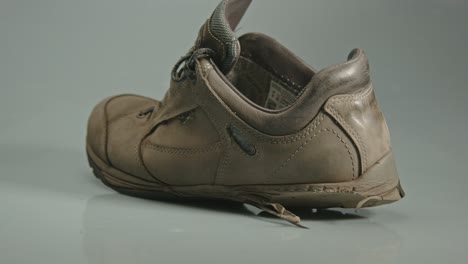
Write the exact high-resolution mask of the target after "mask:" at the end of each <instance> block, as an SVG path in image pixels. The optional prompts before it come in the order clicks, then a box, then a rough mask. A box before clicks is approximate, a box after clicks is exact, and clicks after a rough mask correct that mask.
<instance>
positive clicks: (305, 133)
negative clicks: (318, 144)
mask: <svg viewBox="0 0 468 264" xmlns="http://www.w3.org/2000/svg"><path fill="white" fill-rule="evenodd" d="M324 117H325V115H324V114H322V113H319V114H318V116H317V118H315V120H314V121H313V122H312V124H311V125H309V127H307V128H306V129H305V130H303V131H302V132H301V133H299V134H297V135H293V136H287V137H284V138H281V139H270V138H267V137H265V136H257V138H258V139H262V140H263V141H264V142H267V143H270V144H289V143H293V142H296V141H299V140H301V139H304V138H305V137H307V136H308V135H310V133H311V132H312V131H314V130H315V128H316V127H317V126H318V125H319V124H320V122H322V120H323V118H324Z"/></svg>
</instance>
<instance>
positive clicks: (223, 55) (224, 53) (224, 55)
mask: <svg viewBox="0 0 468 264" xmlns="http://www.w3.org/2000/svg"><path fill="white" fill-rule="evenodd" d="M209 24H211V21H209ZM209 24H207V28H208V33H209V34H210V35H211V36H212V37H213V38H214V39H215V40H216V41H218V42H219V44H221V48H222V49H223V54H221V60H224V59H225V58H224V57H226V50H225V47H224V43H223V42H222V41H221V40H219V39H218V38H217V37H216V36H215V35H213V33H211V29H210V25H209Z"/></svg>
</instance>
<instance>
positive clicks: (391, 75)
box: [0, 0, 468, 263]
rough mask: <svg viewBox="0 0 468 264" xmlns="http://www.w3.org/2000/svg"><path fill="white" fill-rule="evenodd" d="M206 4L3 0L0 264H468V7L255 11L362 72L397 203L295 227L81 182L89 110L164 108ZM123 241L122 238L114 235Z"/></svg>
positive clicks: (348, 4) (279, 2)
mask: <svg viewBox="0 0 468 264" xmlns="http://www.w3.org/2000/svg"><path fill="white" fill-rule="evenodd" d="M216 4H217V0H197V1H174V0H173V1H169V0H165V1H156V0H153V1H150V0H138V1H123V0H80V1H78V0H76V1H70V0H63V1H58V0H57V1H54V0H0V263H53V262H56V263H57V262H62V263H110V262H112V263H130V262H128V261H133V262H135V261H136V262H138V263H155V261H156V263H182V262H189V261H190V262H189V263H201V262H203V263H207V262H210V261H211V262H213V263H238V262H241V261H242V262H246V263H253V262H257V263H263V262H264V261H269V262H270V263H280V262H283V263H284V261H290V262H293V263H311V261H312V260H315V261H318V263H336V262H338V261H340V260H346V261H348V262H351V263H441V262H447V263H464V261H466V259H467V257H468V253H467V249H468V248H467V244H468V238H467V236H468V231H467V228H468V210H466V209H467V203H468V199H467V197H466V190H467V187H468V175H467V172H466V167H465V166H466V164H467V162H468V154H467V147H468V144H467V139H466V138H467V137H466V134H467V130H468V124H467V123H468V122H467V120H468V117H467V116H468V107H467V99H468V87H467V82H468V78H467V76H468V66H467V59H468V52H467V47H468V30H467V26H468V3H467V1H464V0H444V1H443V0H439V1H436V0H387V1H385V0H351V1H350V0H347V1H344V0H343V1H337V0H333V1H330V0H313V1H312V0H303V1H299V0H294V1H284V0H271V1H270V0H268V1H267V0H263V1H260V0H255V1H254V3H253V5H252V6H251V9H250V10H249V11H248V13H247V15H246V17H245V19H244V20H243V21H242V22H241V29H240V30H239V33H244V32H248V31H261V32H265V33H267V34H269V35H272V36H274V37H276V38H277V39H278V40H279V41H280V42H282V43H283V44H285V45H286V46H287V47H289V48H290V49H291V50H292V51H294V52H295V53H296V54H298V55H299V56H300V57H302V58H303V59H304V60H305V61H306V62H308V63H309V64H311V65H312V66H314V67H315V68H317V69H320V68H322V67H325V66H327V65H330V64H334V63H337V62H341V61H344V60H345V58H346V55H347V53H348V52H349V51H350V50H351V49H352V48H354V47H360V48H363V49H364V50H365V51H366V52H367V54H368V56H369V58H370V63H371V75H372V77H373V81H374V84H375V88H376V93H377V97H378V101H379V103H380V104H381V107H382V109H383V111H384V114H385V116H386V118H387V121H388V124H389V127H390V132H391V136H392V140H393V146H394V152H395V154H396V159H397V164H398V168H399V172H400V176H401V179H402V183H403V186H404V187H405V190H406V191H407V197H406V198H405V199H404V200H402V201H401V202H399V203H396V204H393V205H389V206H386V207H382V208H378V209H375V210H363V211H361V212H358V213H354V212H347V213H349V215H348V216H342V215H341V211H338V213H335V211H330V212H328V213H325V214H323V213H322V214H317V215H314V214H311V215H308V216H306V217H305V224H306V225H307V226H309V227H310V230H302V229H296V228H293V227H290V226H288V225H284V224H282V223H281V222H278V221H276V220H275V219H266V220H265V219H263V220H262V218H260V219H259V217H253V214H252V213H249V212H250V211H249V210H247V211H245V210H244V209H245V208H244V207H241V208H239V209H236V208H234V209H232V208H231V209H223V208H219V207H214V208H211V207H208V208H207V207H197V206H195V207H194V206H184V205H180V204H170V203H161V202H150V201H143V200H138V199H134V198H128V197H123V196H120V195H118V194H115V193H114V192H112V191H110V190H108V189H106V188H104V187H103V186H102V184H100V183H99V182H97V181H96V180H94V179H93V178H92V175H91V172H90V170H89V168H88V167H87V164H86V160H85V154H84V137H85V127H86V121H87V117H88V114H89V112H90V111H91V109H92V107H93V106H94V105H95V104H96V103H97V102H98V101H100V100H101V99H102V98H104V97H106V96H109V95H113V94H116V93H124V92H131V93H138V94H142V95H146V96H152V97H156V98H161V97H162V96H163V94H164V92H165V90H166V89H167V86H168V82H169V72H170V69H171V67H172V66H173V64H174V63H175V62H176V60H177V59H178V58H179V57H180V56H182V55H183V54H185V52H186V51H187V50H188V48H189V47H190V46H191V45H192V43H193V41H194V40H195V37H196V32H197V31H198V29H199V27H200V26H201V24H202V23H203V22H204V20H205V19H206V18H207V17H208V16H209V14H210V13H211V11H212V9H213V8H214V7H215V6H216ZM116 230H119V232H116Z"/></svg>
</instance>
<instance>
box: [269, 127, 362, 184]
mask: <svg viewBox="0 0 468 264" xmlns="http://www.w3.org/2000/svg"><path fill="white" fill-rule="evenodd" d="M326 131H328V132H331V133H333V134H334V135H335V136H336V137H337V138H338V139H339V140H340V142H341V143H343V145H344V147H345V148H346V151H347V152H348V155H349V159H350V161H351V175H352V178H351V179H352V180H355V179H356V176H355V175H356V174H355V165H354V163H355V162H354V159H353V155H352V153H351V150H350V148H349V146H348V144H347V143H346V142H345V141H344V139H343V138H342V137H341V136H340V135H339V134H338V132H336V131H335V130H334V129H331V128H324V129H320V130H318V131H317V132H315V133H314V134H313V135H312V136H311V137H310V138H309V139H308V140H306V141H305V142H304V143H302V145H301V146H300V147H299V148H297V149H296V151H294V153H292V154H291V155H290V156H289V157H288V159H287V160H285V161H284V162H283V163H282V164H281V166H280V167H279V168H277V169H276V170H275V171H274V172H273V173H272V175H271V176H270V177H269V178H270V179H271V178H272V177H274V176H275V175H277V174H278V172H279V171H280V170H281V169H282V168H284V167H285V166H286V165H287V164H288V163H289V162H290V161H291V160H292V159H293V158H294V157H295V156H296V155H297V154H298V153H299V152H300V151H301V150H302V149H304V147H305V146H306V145H307V144H309V143H310V142H311V141H312V140H313V139H314V138H315V137H316V136H318V135H319V134H320V133H322V132H326Z"/></svg>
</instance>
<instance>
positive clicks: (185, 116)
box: [87, 0, 391, 185]
mask: <svg viewBox="0 0 468 264" xmlns="http://www.w3.org/2000/svg"><path fill="white" fill-rule="evenodd" d="M250 2H251V1H250V0H224V1H222V2H221V3H220V4H219V5H218V7H217V8H216V9H215V11H214V13H213V15H212V16H211V17H210V19H208V20H207V22H206V23H205V24H204V25H203V26H202V27H201V29H200V32H199V35H198V38H197V40H196V42H195V45H194V47H193V48H192V49H191V50H190V51H189V53H188V54H187V55H186V56H184V57H182V59H181V60H180V61H179V63H177V64H176V66H175V67H174V69H173V72H172V81H171V83H170V87H169V90H168V91H167V93H166V95H165V96H164V98H163V99H162V100H161V101H157V100H154V99H151V98H146V97H142V96H137V95H118V96H114V97H110V98H107V99H105V100H104V101H102V102H101V103H99V104H98V105H97V106H96V107H95V108H94V110H93V112H92V114H91V116H90V119H89V123H88V134H87V145H88V147H89V149H90V150H91V151H93V152H94V154H96V156H98V157H99V158H100V159H101V160H102V161H104V162H106V163H107V164H108V165H109V166H112V167H114V168H116V169H118V170H120V171H123V172H125V173H127V174H130V175H132V176H134V177H135V179H139V180H144V181H151V182H157V183H161V184H168V185H213V184H216V185H254V184H255V185H259V184H260V185H261V184H302V183H333V182H344V181H352V180H355V179H357V178H358V177H359V176H360V175H362V174H363V173H365V172H366V171H367V170H368V169H369V168H371V167H372V166H373V165H374V164H376V163H377V162H378V161H379V159H381V158H382V157H383V156H384V155H385V154H387V153H388V152H389V151H390V150H391V145H390V136H389V133H388V128H387V126H386V123H385V120H384V118H383V115H382V113H381V111H380V110H379V107H378V105H377V102H376V98H375V95H374V90H373V87H372V84H371V81H370V77H369V64H368V60H367V57H366V55H365V53H364V52H363V51H362V50H360V49H355V50H353V51H352V52H351V53H350V55H349V56H348V59H347V61H346V62H343V63H340V64H336V65H333V66H330V67H327V68H325V69H323V70H320V71H316V70H315V69H313V68H312V67H310V66H308V65H307V64H306V63H304V62H303V61H302V60H300V59H299V58H297V57H296V56H295V55H294V54H293V53H292V52H291V51H289V50H288V49H287V48H285V47H284V46H282V45H281V44H280V43H278V42H277V41H275V40H274V39H272V38H270V37H268V36H266V35H264V34H260V33H248V34H245V35H243V36H241V37H239V38H237V36H236V35H235V33H234V30H235V28H236V27H237V25H238V24H239V21H240V19H241V18H242V16H243V14H244V13H245V11H246V10H247V7H248V6H249V4H250Z"/></svg>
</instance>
